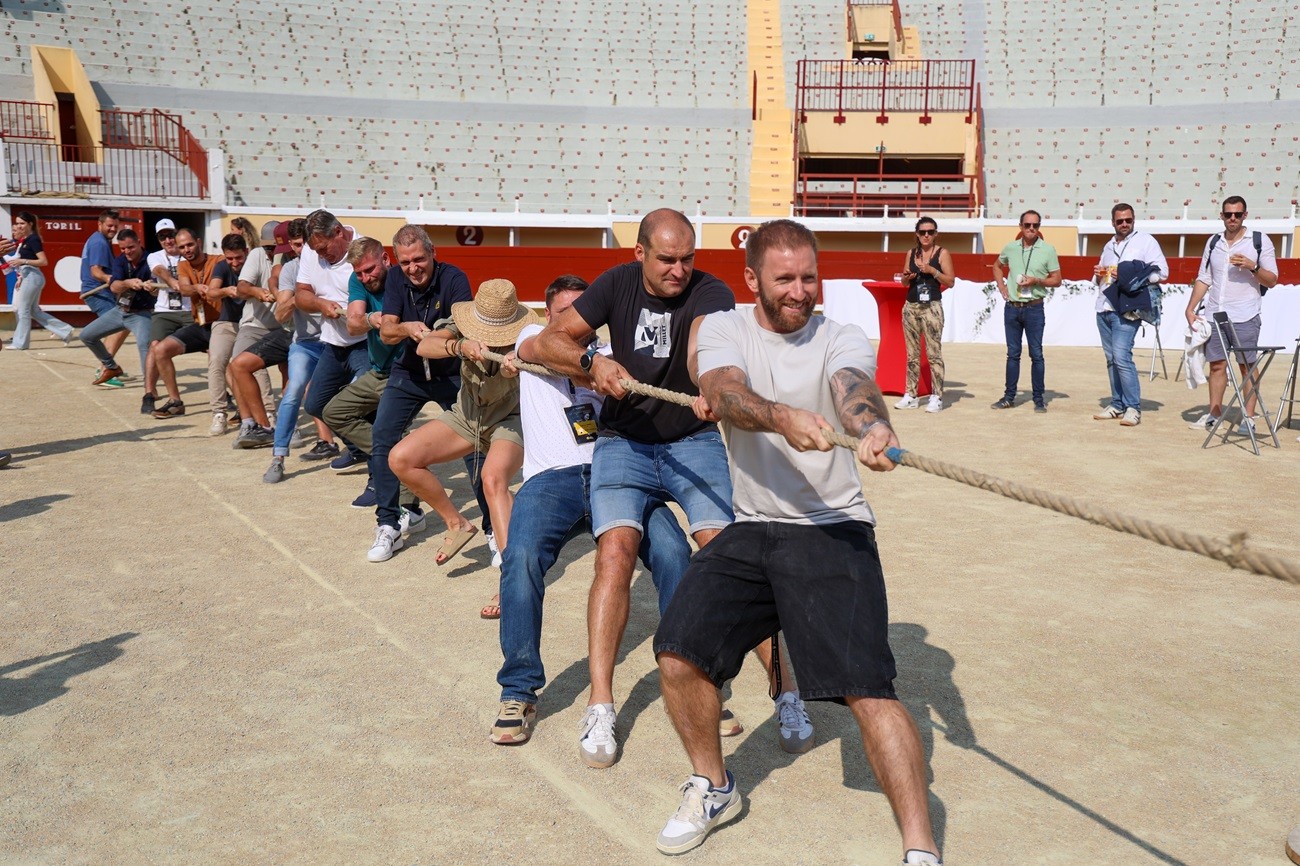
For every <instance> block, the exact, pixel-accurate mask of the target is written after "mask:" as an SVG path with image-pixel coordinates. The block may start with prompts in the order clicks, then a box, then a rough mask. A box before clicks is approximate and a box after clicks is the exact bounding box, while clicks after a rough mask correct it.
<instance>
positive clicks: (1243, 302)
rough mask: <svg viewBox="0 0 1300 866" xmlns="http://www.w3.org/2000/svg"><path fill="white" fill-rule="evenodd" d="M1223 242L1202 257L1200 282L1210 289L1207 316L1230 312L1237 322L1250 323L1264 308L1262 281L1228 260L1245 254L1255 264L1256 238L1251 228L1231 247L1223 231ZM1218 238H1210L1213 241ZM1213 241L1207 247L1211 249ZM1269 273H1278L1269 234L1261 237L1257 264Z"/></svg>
mask: <svg viewBox="0 0 1300 866" xmlns="http://www.w3.org/2000/svg"><path fill="white" fill-rule="evenodd" d="M1216 237H1218V239H1219V242H1218V243H1217V244H1215V245H1214V252H1212V253H1210V254H1209V255H1208V256H1207V255H1205V254H1204V253H1202V254H1201V270H1200V272H1199V273H1197V275H1196V279H1197V280H1198V281H1200V282H1202V283H1205V284H1206V285H1207V286H1209V287H1210V289H1209V291H1207V292H1206V293H1205V317H1206V318H1207V319H1209V318H1210V317H1211V316H1213V315H1214V314H1215V313H1220V312H1222V313H1227V314H1228V318H1229V319H1231V320H1232V321H1234V322H1248V321H1250V320H1251V319H1253V318H1255V317H1256V316H1258V315H1259V311H1260V308H1261V306H1262V305H1263V296H1262V295H1260V293H1259V278H1258V277H1256V276H1255V275H1254V274H1252V273H1251V272H1250V270H1249V269H1248V268H1239V267H1237V266H1236V265H1230V264H1228V257H1229V256H1231V255H1233V254H1235V253H1241V254H1242V255H1243V256H1245V257H1246V258H1248V259H1250V260H1251V261H1252V262H1254V261H1255V239H1254V236H1253V233H1252V232H1251V230H1250V229H1249V228H1247V229H1246V230H1245V231H1243V232H1242V233H1241V237H1240V238H1238V239H1237V242H1236V243H1235V244H1229V243H1228V240H1227V238H1225V237H1224V236H1223V233H1222V232H1220V233H1219V234H1218V235H1217V236H1216ZM1212 240H1214V238H1213V237H1212V238H1210V241H1212ZM1210 241H1206V242H1205V248H1206V249H1207V250H1208V249H1209V248H1210ZM1255 263H1256V264H1258V265H1259V266H1260V267H1261V268H1263V269H1264V270H1266V271H1272V272H1273V273H1275V274H1276V273H1277V253H1276V252H1275V251H1274V249H1273V241H1272V240H1271V239H1270V238H1269V236H1268V235H1267V234H1264V233H1261V234H1260V237H1259V261H1258V262H1255Z"/></svg>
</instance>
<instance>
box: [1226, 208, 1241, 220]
mask: <svg viewBox="0 0 1300 866" xmlns="http://www.w3.org/2000/svg"><path fill="white" fill-rule="evenodd" d="M1245 215H1246V212H1245V211H1244V210H1225V211H1223V213H1221V214H1220V216H1222V217H1223V218H1224V219H1226V220H1239V219H1241V218H1242V217H1244V216H1245Z"/></svg>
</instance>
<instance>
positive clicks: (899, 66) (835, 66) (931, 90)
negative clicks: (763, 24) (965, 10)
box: [795, 58, 975, 123]
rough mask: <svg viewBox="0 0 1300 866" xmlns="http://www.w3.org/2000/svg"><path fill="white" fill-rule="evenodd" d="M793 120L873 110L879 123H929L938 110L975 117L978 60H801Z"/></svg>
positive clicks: (805, 120)
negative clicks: (897, 117)
mask: <svg viewBox="0 0 1300 866" xmlns="http://www.w3.org/2000/svg"><path fill="white" fill-rule="evenodd" d="M795 81H796V85H795V116H796V118H797V119H798V121H799V122H800V123H806V122H807V120H808V112H809V111H834V112H835V113H836V122H837V123H842V122H843V120H842V118H843V116H844V113H845V112H848V111H875V112H876V113H877V114H876V120H877V121H878V122H879V123H888V122H889V115H890V113H902V112H906V113H915V114H920V115H921V117H920V122H921V123H929V122H930V115H931V114H933V113H936V112H962V113H965V115H966V122H967V123H971V122H972V121H973V119H974V113H975V61H974V60H877V59H875V58H866V59H860V60H800V61H798V63H797V65H796V77H795Z"/></svg>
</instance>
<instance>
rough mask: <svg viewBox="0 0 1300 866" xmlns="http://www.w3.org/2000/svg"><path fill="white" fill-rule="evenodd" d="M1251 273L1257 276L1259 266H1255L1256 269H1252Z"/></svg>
mask: <svg viewBox="0 0 1300 866" xmlns="http://www.w3.org/2000/svg"><path fill="white" fill-rule="evenodd" d="M1250 272H1251V273H1252V274H1257V273H1259V265H1255V267H1253V268H1251V269H1250Z"/></svg>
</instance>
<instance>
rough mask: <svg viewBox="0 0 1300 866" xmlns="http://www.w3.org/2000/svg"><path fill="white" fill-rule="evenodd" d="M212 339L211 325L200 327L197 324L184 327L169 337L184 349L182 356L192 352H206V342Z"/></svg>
mask: <svg viewBox="0 0 1300 866" xmlns="http://www.w3.org/2000/svg"><path fill="white" fill-rule="evenodd" d="M211 337H212V326H211V325H200V324H198V323H197V322H193V323H191V324H188V325H186V326H185V327H183V328H181V329H180V330H179V331H177V332H176V333H174V334H172V335H171V339H173V340H176V341H177V342H179V343H180V344H181V345H182V346H184V347H185V351H184V352H182V353H181V354H182V355H188V354H190V353H192V352H206V351H207V350H208V340H210V339H211Z"/></svg>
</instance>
